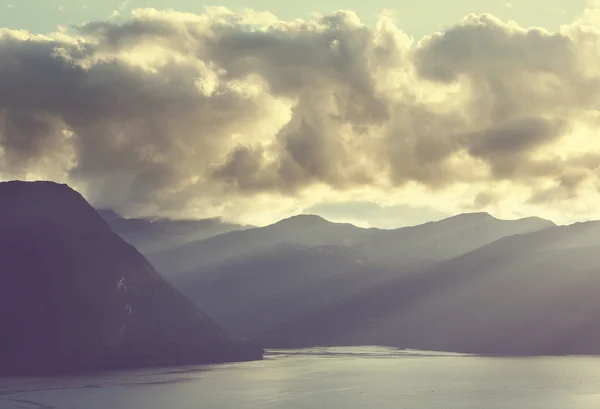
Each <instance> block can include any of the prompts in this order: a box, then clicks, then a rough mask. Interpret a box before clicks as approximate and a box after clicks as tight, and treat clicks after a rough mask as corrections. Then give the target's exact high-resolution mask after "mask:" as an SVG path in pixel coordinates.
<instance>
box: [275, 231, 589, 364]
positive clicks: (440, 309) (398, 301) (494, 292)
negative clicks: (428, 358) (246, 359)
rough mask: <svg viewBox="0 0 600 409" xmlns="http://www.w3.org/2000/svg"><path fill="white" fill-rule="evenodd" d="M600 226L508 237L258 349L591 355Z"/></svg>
mask: <svg viewBox="0 0 600 409" xmlns="http://www.w3.org/2000/svg"><path fill="white" fill-rule="evenodd" d="M599 263H600V223H598V222H592V223H581V224H576V225H572V226H568V227H554V228H550V229H546V230H543V231H539V232H535V233H530V234H524V235H517V236H512V237H507V238H504V239H501V240H499V241H497V242H494V243H492V244H490V245H488V246H485V247H483V248H480V249H478V250H475V251H473V252H471V253H468V254H465V255H463V256H460V257H457V258H455V259H453V260H450V261H447V262H444V263H442V264H440V265H438V266H436V267H435V268H433V269H430V270H427V271H421V272H419V273H418V274H417V273H416V274H412V275H410V276H407V277H404V278H402V279H400V280H398V281H397V282H395V283H393V284H391V283H387V284H386V285H385V286H382V287H379V288H377V289H374V290H372V291H370V292H367V293H364V294H361V295H359V296H357V297H353V298H352V299H349V300H344V301H342V302H339V303H336V304H335V305H331V306H327V307H325V308H323V309H320V310H318V311H315V312H313V313H311V314H309V315H307V316H305V317H303V318H302V319H300V320H295V321H290V322H289V323H287V324H285V325H282V326H279V327H278V328H273V329H272V330H270V331H268V335H269V336H266V337H265V338H266V340H264V342H265V344H266V345H278V346H282V345H287V346H290V345H295V346H298V345H310V344H317V345H322V344H325V345H327V344H363V343H368V344H373V343H374V344H383V345H393V346H399V347H405V348H420V349H432V350H445V351H455V352H474V353H491V354H525V355H537V354H597V353H600V301H599V299H598V297H597V292H598V291H599V290H600V272H598V265H600V264H599Z"/></svg>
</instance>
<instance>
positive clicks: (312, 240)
mask: <svg viewBox="0 0 600 409" xmlns="http://www.w3.org/2000/svg"><path fill="white" fill-rule="evenodd" d="M552 226H555V225H554V223H552V222H550V221H548V220H543V219H538V218H528V219H521V220H499V219H496V218H494V217H492V216H490V215H488V214H485V213H477V214H463V215H459V216H455V217H451V218H449V219H445V220H441V221H438V222H431V223H427V224H423V225H419V226H414V227H405V228H400V229H395V230H381V229H364V228H360V227H356V226H353V225H351V224H344V223H332V222H329V221H327V220H325V219H323V218H321V217H319V216H313V215H300V216H294V217H291V218H288V219H285V220H282V221H280V222H278V223H275V224H273V225H270V226H267V227H262V228H254V229H247V230H243V231H234V232H230V233H227V234H222V235H219V236H216V237H211V238H209V239H207V240H199V241H195V242H190V243H186V244H184V245H181V246H178V247H175V248H172V249H168V250H165V251H161V252H156V253H154V254H148V257H149V258H150V260H151V261H152V263H153V264H154V265H155V266H157V268H158V269H159V270H160V271H162V272H164V273H165V274H168V275H171V274H177V273H182V272H189V271H199V270H201V269H203V268H205V267H206V266H209V265H211V264H215V263H219V262H222V261H224V260H227V259H231V258H236V257H240V256H247V255H251V254H253V253H255V252H260V251H263V250H265V249H267V248H269V247H271V246H274V245H276V244H278V243H283V242H293V243H299V244H303V245H307V246H320V245H336V246H345V247H350V248H354V249H357V250H359V251H360V252H362V253H364V254H366V255H368V257H369V260H370V261H371V262H373V263H378V264H382V265H386V266H388V267H393V268H397V269H405V268H407V267H411V268H413V267H415V266H422V265H426V264H427V263H434V262H438V261H441V260H446V259H449V258H452V257H455V256H458V255H460V254H464V253H467V252H469V251H471V250H474V249H476V248H478V247H481V246H484V245H486V244H489V243H491V242H493V241H495V240H498V239H500V238H502V237H506V236H510V235H513V234H519V233H528V232H532V231H537V230H542V229H545V228H548V227H552Z"/></svg>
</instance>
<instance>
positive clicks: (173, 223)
mask: <svg viewBox="0 0 600 409" xmlns="http://www.w3.org/2000/svg"><path fill="white" fill-rule="evenodd" d="M98 213H99V214H100V215H101V216H102V218H103V219H104V220H106V222H107V223H108V224H109V225H110V227H111V228H112V229H113V230H114V231H115V233H117V234H119V235H120V236H121V237H122V238H123V239H125V240H126V241H127V242H128V243H131V244H133V245H134V246H135V247H136V248H137V249H138V250H140V251H141V252H142V253H144V254H146V255H148V254H151V253H153V252H156V251H164V250H168V249H170V248H173V247H176V246H180V245H183V244H185V243H188V242H192V241H197V240H203V239H206V238H209V237H212V236H217V235H219V234H223V233H227V232H230V231H235V230H242V229H246V228H248V227H251V226H242V225H238V224H232V223H225V222H223V221H222V220H221V219H218V218H215V219H202V220H185V219H182V220H174V219H167V218H125V217H123V216H121V215H120V214H119V213H117V212H115V211H114V210H111V209H99V210H98Z"/></svg>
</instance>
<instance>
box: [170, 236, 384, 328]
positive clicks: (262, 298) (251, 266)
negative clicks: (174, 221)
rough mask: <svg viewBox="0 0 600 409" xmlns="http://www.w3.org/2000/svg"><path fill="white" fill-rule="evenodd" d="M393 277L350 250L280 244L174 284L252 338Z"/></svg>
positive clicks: (193, 273) (186, 276)
mask: <svg viewBox="0 0 600 409" xmlns="http://www.w3.org/2000/svg"><path fill="white" fill-rule="evenodd" d="M395 275H396V273H395V272H394V271H391V270H387V269H383V268H380V267H378V266H376V265H373V264H372V263H370V262H369V260H368V258H367V257H366V256H365V255H364V254H362V253H360V252H358V251H356V250H352V249H349V248H345V247H340V246H327V245H323V246H305V245H302V244H297V243H281V244H278V245H275V246H273V247H270V248H268V249H266V250H263V251H260V252H257V253H254V254H251V255H248V256H242V257H239V258H235V259H232V260H226V261H224V262H222V263H217V264H216V265H213V266H211V267H209V268H207V269H205V270H200V271H191V272H188V273H186V274H179V275H175V276H173V277H172V282H173V284H174V285H175V286H177V287H178V288H180V289H181V291H182V292H183V293H184V294H185V295H187V296H188V297H189V298H190V299H191V300H194V302H195V303H196V304H197V305H198V306H200V307H201V308H202V309H203V310H204V311H206V312H207V313H208V314H210V315H211V316H212V317H214V318H215V319H216V320H217V321H218V322H219V323H221V324H222V325H223V327H224V328H225V329H226V330H227V331H228V332H230V333H231V334H234V335H237V336H242V337H254V336H257V335H259V334H260V333H261V332H262V331H264V330H265V329H267V328H270V327H272V326H274V325H277V324H280V323H283V322H285V321H288V320H290V319H293V318H294V317H300V316H302V315H305V314H307V313H308V312H310V311H314V310H316V309H318V308H321V307H324V306H326V305H328V304H329V303H332V302H334V301H337V300H340V299H343V298H345V297H350V296H352V295H354V294H357V293H359V292H361V291H364V290H365V289H367V288H371V287H373V286H375V285H376V284H378V283H381V282H383V281H385V280H390V279H391V278H392V277H394V276H395Z"/></svg>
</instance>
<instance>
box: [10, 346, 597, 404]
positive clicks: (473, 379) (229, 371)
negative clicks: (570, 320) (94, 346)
mask: <svg viewBox="0 0 600 409" xmlns="http://www.w3.org/2000/svg"><path fill="white" fill-rule="evenodd" d="M599 385H600V357H540V358H489V357H476V356H466V355H453V354H437V353H427V352H413V351H411V352H406V351H396V350H393V349H387V348H377V347H360V348H320V349H309V350H298V351H270V352H269V353H268V355H267V357H266V359H265V360H264V361H262V362H251V363H242V364H229V365H218V366H207V367H180V368H165V369H153V370H141V371H132V372H121V373H111V374H98V375H93V376H85V377H78V378H45V379H43V378H38V379H25V380H24V379H3V380H0V408H2V409H5V408H6V409H17V408H20V409H30V408H31V409H39V408H44V409H54V408H59V409H106V408H113V409H138V408H144V409H165V408H172V409H196V408H210V409H234V408H235V409H238V408H248V409H252V408H257V409H258V408H261V409H263V408H264V409H269V408H286V409H305V408H306V409H308V408H315V409H316V408H344V409H363V408H366V407H369V408H373V409H388V408H389V409H392V408H393V409H396V408H403V409H439V408H445V409H482V408H485V409H507V408H515V409H557V408H560V409H566V408H581V409H592V408H594V409H595V408H598V407H600V392H599V388H598V386H599Z"/></svg>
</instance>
